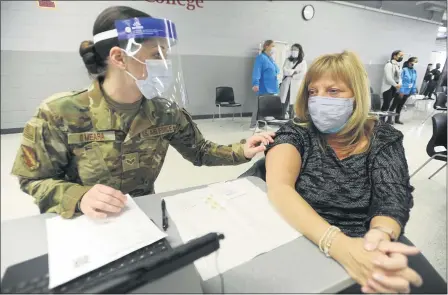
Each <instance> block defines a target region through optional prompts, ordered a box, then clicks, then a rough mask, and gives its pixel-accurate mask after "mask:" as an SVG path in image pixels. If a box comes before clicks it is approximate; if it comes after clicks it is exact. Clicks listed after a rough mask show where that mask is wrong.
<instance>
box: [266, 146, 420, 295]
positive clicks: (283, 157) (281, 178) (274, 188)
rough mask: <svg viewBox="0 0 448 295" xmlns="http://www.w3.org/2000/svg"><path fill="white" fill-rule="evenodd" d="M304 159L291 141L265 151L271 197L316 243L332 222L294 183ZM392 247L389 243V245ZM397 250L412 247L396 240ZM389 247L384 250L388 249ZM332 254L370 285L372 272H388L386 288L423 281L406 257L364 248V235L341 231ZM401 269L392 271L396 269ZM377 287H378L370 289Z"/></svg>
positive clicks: (401, 288) (401, 289) (402, 289)
mask: <svg viewBox="0 0 448 295" xmlns="http://www.w3.org/2000/svg"><path fill="white" fill-rule="evenodd" d="M301 165H302V159H301V155H300V153H299V151H298V150H297V149H296V148H295V147H294V146H293V145H291V144H278V145H276V146H274V147H273V148H272V149H270V150H269V152H268V153H267V155H266V182H267V187H268V198H269V200H270V201H271V203H272V204H273V206H274V207H275V208H276V209H277V211H278V212H279V214H280V215H281V216H283V218H284V219H285V220H286V221H287V222H288V223H289V224H290V225H291V226H292V227H293V228H295V229H296V230H297V231H299V232H301V233H302V234H303V235H304V236H305V237H307V238H308V239H309V240H311V241H312V242H313V243H315V244H318V243H319V240H320V238H321V237H322V236H323V235H324V234H325V232H326V230H327V229H328V227H329V226H330V224H329V223H328V222H327V221H325V220H324V219H323V218H322V217H321V216H320V215H319V214H318V213H317V212H316V211H315V210H314V209H313V208H312V207H311V206H310V205H309V204H308V203H307V202H306V201H305V200H304V199H303V198H302V197H301V196H300V195H299V194H298V193H297V191H296V189H295V183H296V180H297V179H298V177H299V175H300V169H301ZM387 246H388V247H391V246H390V245H387ZM392 246H394V247H395V248H397V249H395V250H398V251H397V252H400V251H402V252H406V251H411V250H409V249H408V248H407V246H405V245H401V244H398V243H394V244H393V245H392ZM389 251H390V249H387V250H386V251H383V252H389ZM330 255H331V257H333V258H334V259H335V260H336V261H338V262H339V263H340V264H341V265H342V266H343V267H344V268H345V270H346V271H347V273H348V274H349V275H350V276H351V277H352V278H353V279H354V280H355V281H356V282H358V283H359V284H360V285H362V286H367V282H368V281H371V277H372V275H374V274H375V275H381V274H384V273H385V272H388V273H389V275H390V276H391V277H390V278H389V279H390V280H393V284H392V285H390V284H389V285H388V288H384V289H382V290H384V291H398V292H405V291H408V290H409V284H410V283H411V284H414V285H419V284H421V278H420V277H419V276H418V274H417V273H415V271H413V270H411V269H409V268H408V267H407V261H395V260H398V259H392V258H391V259H389V258H388V257H387V256H386V255H385V254H383V253H382V252H381V251H377V250H375V251H371V252H368V251H366V250H364V247H363V239H362V238H350V237H348V236H346V235H345V234H343V233H341V232H339V233H338V234H337V235H336V237H335V239H334V241H333V244H332V247H331V249H330ZM378 260H381V261H387V262H388V264H390V267H389V266H388V267H384V266H382V267H378V266H377V265H375V263H374V261H378ZM398 270H400V271H401V272H402V273H404V274H402V273H400V274H396V276H394V275H393V273H394V271H398ZM370 290H372V291H378V289H376V288H372V289H370Z"/></svg>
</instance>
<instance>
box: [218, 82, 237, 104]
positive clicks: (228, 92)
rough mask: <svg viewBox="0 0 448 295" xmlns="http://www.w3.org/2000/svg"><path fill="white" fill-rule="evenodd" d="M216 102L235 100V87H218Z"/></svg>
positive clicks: (231, 101)
mask: <svg viewBox="0 0 448 295" xmlns="http://www.w3.org/2000/svg"><path fill="white" fill-rule="evenodd" d="M215 102H216V103H221V102H228V103H233V102H235V95H234V94H233V88H232V87H227V86H221V87H216V100H215Z"/></svg>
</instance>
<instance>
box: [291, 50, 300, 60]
mask: <svg viewBox="0 0 448 295" xmlns="http://www.w3.org/2000/svg"><path fill="white" fill-rule="evenodd" d="M291 56H292V57H293V58H298V57H299V51H298V50H293V51H291Z"/></svg>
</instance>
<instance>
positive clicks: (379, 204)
mask: <svg viewBox="0 0 448 295" xmlns="http://www.w3.org/2000/svg"><path fill="white" fill-rule="evenodd" d="M316 132H317V131H315V130H314V128H307V127H302V126H298V125H297V124H295V123H294V122H292V121H290V122H288V123H287V124H285V125H284V126H282V127H281V128H280V129H279V130H278V131H277V135H276V137H275V141H274V143H273V144H272V145H270V146H268V149H267V150H266V153H268V151H269V150H270V149H271V148H272V147H274V146H276V145H279V144H291V145H293V146H295V147H296V148H297V150H298V151H299V153H300V155H301V157H302V168H301V170H300V175H299V177H298V179H297V181H296V190H297V192H298V193H299V194H300V195H301V196H302V197H303V198H304V199H305V200H306V201H307V202H308V204H310V205H311V206H312V207H313V208H314V210H316V212H317V213H318V214H319V215H320V216H322V217H323V218H324V219H325V220H327V221H328V222H329V223H330V224H332V225H335V226H338V227H339V228H340V229H341V231H342V232H344V233H345V234H347V235H348V236H352V237H361V236H364V234H365V233H366V232H367V230H368V228H369V223H370V220H371V219H372V218H373V217H374V216H389V217H392V218H393V219H395V220H396V221H397V222H398V223H399V224H400V225H401V228H402V231H403V229H404V226H405V225H406V223H407V221H408V219H409V211H410V209H411V208H412V206H413V198H412V194H411V193H412V191H413V187H412V186H411V185H410V182H409V172H408V166H407V162H406V157H405V153H404V148H403V134H402V133H401V132H400V131H398V130H396V129H395V128H393V127H392V126H390V125H389V124H384V123H381V122H378V123H376V125H375V127H374V130H373V136H372V143H371V147H370V149H369V150H368V151H367V152H365V153H362V154H357V155H353V156H350V157H348V158H345V159H343V160H339V158H338V157H337V156H336V153H335V152H334V150H333V149H332V148H331V147H330V146H329V145H327V146H326V149H325V151H324V150H323V149H322V148H321V147H320V146H319V139H318V136H317V133H316Z"/></svg>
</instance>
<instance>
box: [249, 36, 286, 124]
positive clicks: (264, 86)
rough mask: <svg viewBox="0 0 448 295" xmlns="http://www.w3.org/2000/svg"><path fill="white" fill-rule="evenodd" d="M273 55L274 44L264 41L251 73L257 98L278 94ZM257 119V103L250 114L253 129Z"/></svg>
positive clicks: (278, 70) (270, 41)
mask: <svg viewBox="0 0 448 295" xmlns="http://www.w3.org/2000/svg"><path fill="white" fill-rule="evenodd" d="M274 53H275V43H274V41H272V40H266V41H265V42H264V44H263V50H262V52H261V53H260V54H259V55H258V56H257V58H256V59H255V64H254V69H253V71H252V90H253V91H254V92H255V93H256V95H257V100H258V96H260V95H266V94H278V93H279V89H278V79H277V75H278V74H279V73H280V69H279V67H278V66H277V64H276V63H275V61H274V59H273V58H272V56H273V55H274ZM257 119H258V103H257V104H256V107H255V111H254V112H253V113H252V120H251V122H250V127H251V128H254V127H255V125H256V122H257Z"/></svg>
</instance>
